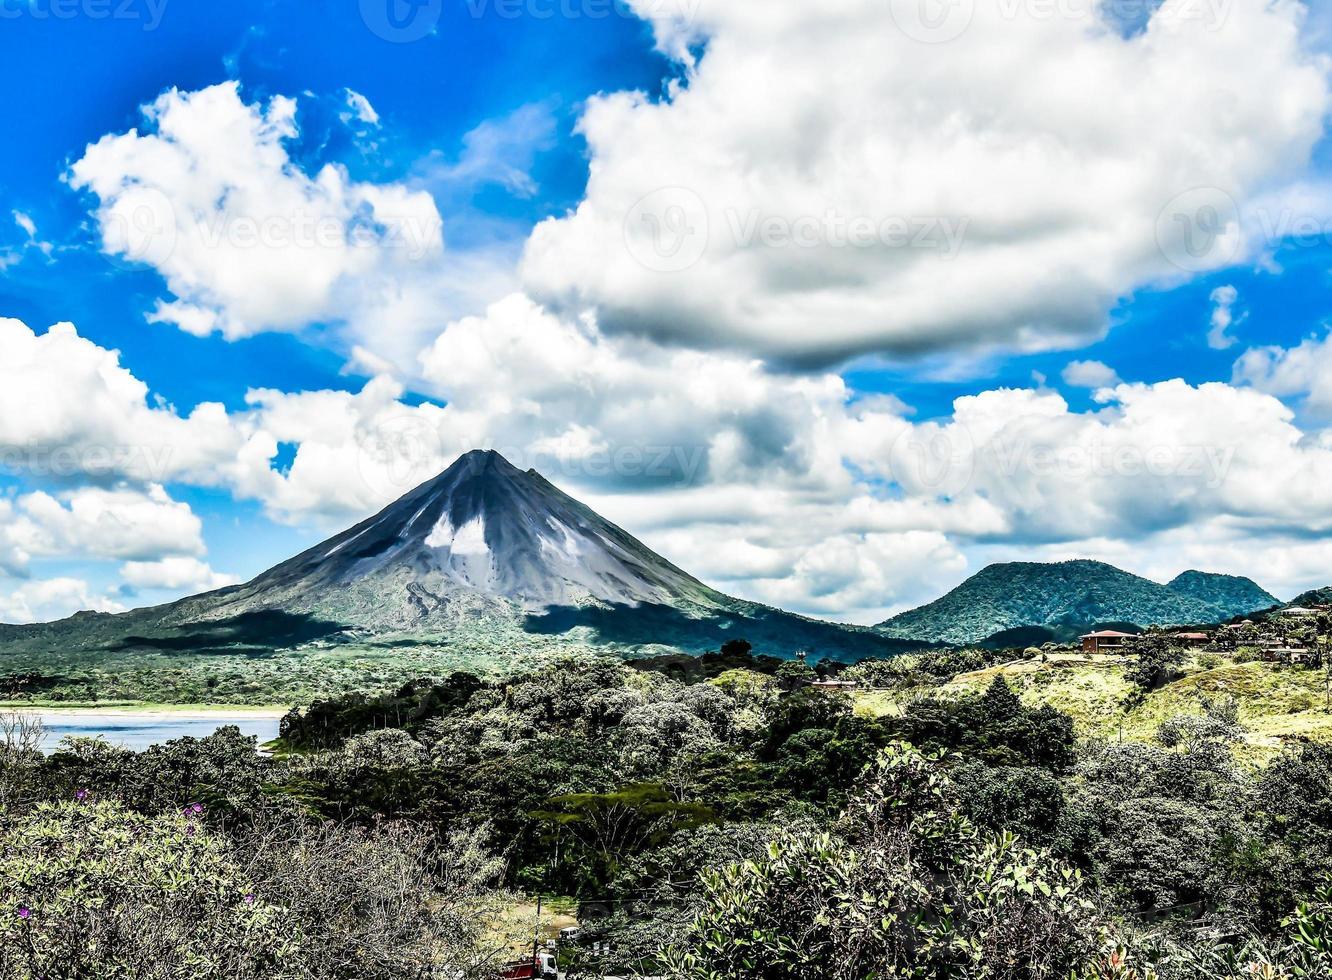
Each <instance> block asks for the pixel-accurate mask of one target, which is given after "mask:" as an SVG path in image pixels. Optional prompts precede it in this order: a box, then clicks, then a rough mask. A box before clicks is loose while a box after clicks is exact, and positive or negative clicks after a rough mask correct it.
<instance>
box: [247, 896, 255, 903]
mask: <svg viewBox="0 0 1332 980" xmlns="http://www.w3.org/2000/svg"><path fill="white" fill-rule="evenodd" d="M245 904H246V905H253V904H254V896H253V895H246V896H245Z"/></svg>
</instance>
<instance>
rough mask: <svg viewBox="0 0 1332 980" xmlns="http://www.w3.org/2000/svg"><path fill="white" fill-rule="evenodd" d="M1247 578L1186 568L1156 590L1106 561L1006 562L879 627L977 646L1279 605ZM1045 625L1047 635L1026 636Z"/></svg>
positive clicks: (1191, 620)
mask: <svg viewBox="0 0 1332 980" xmlns="http://www.w3.org/2000/svg"><path fill="white" fill-rule="evenodd" d="M1277 604H1278V600H1277V599H1276V598H1275V597H1274V596H1272V595H1270V594H1269V593H1267V592H1265V591H1264V590H1263V589H1261V588H1260V587H1259V586H1258V585H1256V584H1255V583H1254V582H1252V581H1250V580H1249V579H1247V578H1240V577H1237V576H1230V575H1215V574H1211V573H1207V572H1197V571H1189V572H1185V573H1183V574H1181V575H1179V576H1177V577H1176V578H1175V579H1174V580H1173V581H1172V582H1171V583H1170V584H1168V585H1162V584H1161V583H1159V582H1153V581H1151V580H1150V579H1146V578H1142V577H1141V576H1138V575H1134V574H1132V573H1130V572H1126V571H1124V570H1123V569H1120V568H1116V567H1115V566H1113V565H1108V564H1106V563H1105V562H1099V561H1089V560H1077V561H1066V562H1056V563H1041V562H1008V563H1003V564H996V565H990V566H988V567H986V568H983V569H981V571H979V572H977V573H976V574H975V575H973V576H971V578H969V579H967V580H966V581H965V582H963V583H962V584H961V585H959V586H958V587H957V588H955V589H953V590H952V591H951V592H949V593H947V594H946V595H944V596H942V597H940V598H939V599H936V600H934V601H933V602H930V603H927V604H926V605H923V606H920V607H918V608H916V609H911V610H908V611H907V612H903V613H899V614H898V615H896V616H893V617H891V618H890V619H888V620H886V621H885V622H883V623H880V624H879V626H878V627H877V628H878V629H879V630H880V631H882V632H883V633H884V634H885V635H888V636H892V637H895V638H898V639H912V640H919V641H922V642H927V643H949V644H965V643H980V642H982V641H984V640H986V639H987V638H989V637H992V636H994V635H995V634H1000V633H1010V631H1011V635H1013V636H1022V635H1030V636H1040V635H1048V636H1050V637H1052V638H1054V637H1057V638H1061V639H1066V638H1067V637H1068V636H1071V635H1074V634H1075V633H1076V631H1077V630H1079V629H1082V628H1085V627H1091V626H1096V625H1108V624H1136V625H1138V626H1158V625H1186V624H1201V623H1210V622H1218V621H1221V620H1225V619H1229V618H1231V617H1232V616H1237V615H1243V614H1245V613H1249V612H1253V611H1255V610H1258V609H1266V608H1269V607H1271V606H1274V605H1277ZM1031 628H1043V629H1045V630H1047V631H1048V633H1047V634H1041V633H1038V632H1031V633H1030V634H1027V633H1026V631H1027V630H1029V629H1031Z"/></svg>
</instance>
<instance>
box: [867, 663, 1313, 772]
mask: <svg viewBox="0 0 1332 980" xmlns="http://www.w3.org/2000/svg"><path fill="white" fill-rule="evenodd" d="M1200 659H1201V661H1202V662H1199V661H1200ZM996 677H1003V678H1004V680H1005V681H1007V683H1008V685H1009V687H1011V688H1012V689H1013V690H1014V691H1015V692H1017V693H1018V694H1019V695H1020V697H1021V698H1022V700H1023V701H1024V702H1025V703H1027V704H1029V705H1033V706H1034V705H1041V704H1048V705H1050V706H1051V707H1054V708H1057V709H1059V710H1060V711H1062V712H1064V713H1065V714H1067V715H1069V716H1071V717H1072V718H1073V721H1074V724H1075V726H1076V728H1077V732H1078V734H1079V735H1080V736H1091V737H1100V738H1119V737H1120V736H1121V735H1122V736H1123V737H1124V738H1125V739H1128V740H1132V741H1142V742H1146V741H1151V740H1152V739H1153V737H1154V736H1155V733H1156V730H1157V728H1158V727H1159V726H1160V724H1161V723H1162V722H1164V721H1166V720H1167V719H1169V718H1172V717H1175V716H1177V715H1197V714H1201V713H1202V707H1201V702H1200V700H1199V695H1205V696H1208V697H1218V696H1230V697H1233V698H1235V699H1236V701H1237V703H1238V706H1239V719H1240V724H1241V725H1243V726H1244V728H1245V732H1246V733H1245V737H1244V741H1243V744H1242V745H1241V746H1240V751H1239V754H1240V755H1241V756H1242V757H1245V758H1247V759H1249V760H1250V761H1253V762H1260V761H1263V760H1264V759H1266V758H1269V757H1271V756H1272V755H1273V754H1275V753H1277V752H1279V751H1280V750H1281V747H1282V746H1283V745H1284V744H1286V743H1288V742H1291V741H1294V740H1299V739H1303V738H1310V739H1314V740H1317V741H1328V742H1332V714H1329V713H1328V712H1327V711H1325V710H1324V704H1325V699H1326V692H1325V690H1324V686H1323V674H1322V671H1320V670H1316V669H1305V668H1296V667H1290V666H1286V665H1281V664H1271V663H1263V662H1258V661H1253V662H1236V661H1235V660H1233V659H1231V658H1225V657H1210V658H1208V657H1204V658H1194V659H1192V660H1191V661H1190V662H1188V663H1187V664H1186V665H1185V667H1184V671H1183V676H1182V677H1180V678H1179V679H1178V680H1176V681H1174V682H1172V683H1170V684H1167V685H1165V686H1164V687H1162V688H1161V689H1159V690H1156V691H1152V692H1150V693H1149V694H1147V695H1146V697H1145V698H1144V699H1143V700H1142V701H1141V702H1140V703H1133V702H1126V695H1128V694H1129V693H1130V690H1131V686H1130V685H1129V683H1128V682H1127V681H1126V680H1125V679H1124V663H1123V661H1122V660H1120V659H1118V658H1105V657H1100V658H1096V659H1091V658H1086V657H1083V656H1081V655H1079V654H1069V653H1064V654H1053V655H1049V656H1043V657H1039V658H1030V659H1025V658H1024V659H1018V660H1014V661H1010V662H1008V663H1003V664H999V665H997V666H994V667H988V668H985V669H984V670H977V671H972V672H969V673H963V674H958V675H956V676H955V677H953V678H952V679H951V680H950V681H948V682H947V683H945V684H943V685H942V686H941V687H938V688H935V689H933V691H932V693H934V694H936V695H938V696H940V697H945V698H947V697H956V696H958V695H960V694H963V693H978V692H981V691H983V690H985V689H986V688H987V687H989V685H990V684H991V683H992V682H993V680H994V679H995V678H996ZM924 693H931V692H925V691H921V690H919V689H916V690H912V691H910V692H907V693H902V694H899V693H898V692H887V691H865V692H861V693H859V694H857V695H856V699H857V707H858V711H859V712H860V713H861V714H864V715H869V716H873V715H879V714H885V713H889V714H891V713H895V712H896V711H897V710H899V707H900V703H901V702H902V700H903V699H906V700H909V699H910V698H911V697H916V696H919V695H921V694H924ZM1126 703H1130V704H1132V707H1130V708H1129V710H1127V711H1126V710H1125V704H1126Z"/></svg>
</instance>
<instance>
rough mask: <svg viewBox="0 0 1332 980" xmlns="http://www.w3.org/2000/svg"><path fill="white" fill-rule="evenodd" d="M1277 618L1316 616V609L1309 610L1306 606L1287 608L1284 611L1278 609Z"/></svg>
mask: <svg viewBox="0 0 1332 980" xmlns="http://www.w3.org/2000/svg"><path fill="white" fill-rule="evenodd" d="M1276 614H1277V615H1278V616H1301V617H1303V616H1317V615H1318V610H1317V609H1310V608H1309V607H1308V606H1287V607H1286V608H1285V609H1278V610H1277V613H1276Z"/></svg>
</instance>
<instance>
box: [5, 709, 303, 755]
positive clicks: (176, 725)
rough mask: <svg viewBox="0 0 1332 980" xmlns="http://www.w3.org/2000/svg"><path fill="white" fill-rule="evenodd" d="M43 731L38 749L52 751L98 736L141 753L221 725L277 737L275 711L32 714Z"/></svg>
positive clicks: (261, 741) (208, 732) (261, 737)
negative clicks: (65, 741)
mask: <svg viewBox="0 0 1332 980" xmlns="http://www.w3.org/2000/svg"><path fill="white" fill-rule="evenodd" d="M24 714H29V715H36V716H37V717H38V718H40V719H41V720H42V725H43V727H44V729H45V731H44V733H43V735H44V737H43V739H42V749H43V751H45V752H50V751H53V750H54V749H55V748H56V746H57V744H58V743H59V742H60V740H61V739H62V738H64V737H65V736H67V735H80V736H85V737H89V738H93V737H97V736H101V737H102V738H104V739H106V740H107V741H108V742H110V743H112V744H113V745H122V746H124V747H125V748H127V749H133V750H134V751H136V752H141V751H143V750H144V749H146V748H148V746H150V745H156V744H159V743H161V742H167V741H170V740H171V739H173V738H183V737H184V736H186V735H189V736H193V737H194V738H203V737H204V736H205V735H211V734H213V732H215V731H217V729H218V728H220V727H222V726H224V725H235V726H236V727H237V728H239V729H240V730H241V734H243V735H256V736H258V738H259V744H260V745H263V744H264V743H265V742H268V741H271V740H272V739H275V738H277V734H278V721H279V720H280V718H281V717H282V716H281V714H280V713H279V712H277V711H274V712H271V713H268V714H263V713H250V712H246V713H240V712H237V713H234V714H229V713H225V712H216V711H214V712H204V711H201V712H189V711H172V712H135V711H96V710H88V711H79V710H75V711H32V712H24Z"/></svg>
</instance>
